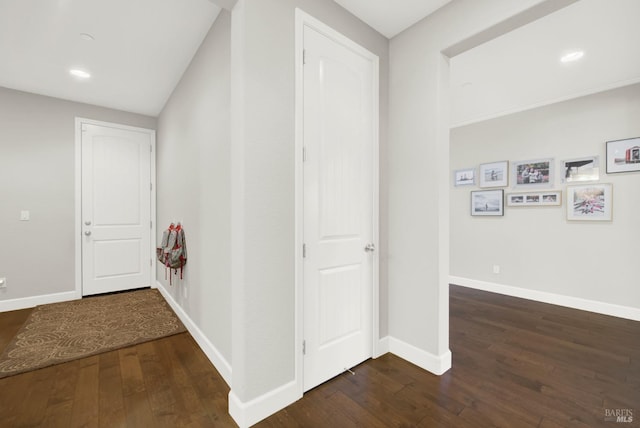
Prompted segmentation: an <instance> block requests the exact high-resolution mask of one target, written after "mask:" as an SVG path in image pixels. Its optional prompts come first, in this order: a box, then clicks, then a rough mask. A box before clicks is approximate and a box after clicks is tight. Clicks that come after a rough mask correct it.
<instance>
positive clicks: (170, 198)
mask: <svg viewBox="0 0 640 428" xmlns="http://www.w3.org/2000/svg"><path fill="white" fill-rule="evenodd" d="M230 36H231V15H230V13H229V12H227V11H222V12H221V13H220V15H219V16H218V18H217V20H216V21H215V22H214V24H213V25H212V27H211V29H210V31H209V33H208V34H207V36H206V38H205V39H204V41H203V42H202V45H201V46H200V48H199V49H198V51H197V53H196V55H195V56H194V58H193V60H192V62H191V64H190V65H189V67H188V68H187V70H186V71H185V73H184V75H183V76H182V79H181V80H180V82H179V83H178V85H177V86H176V88H175V90H174V91H173V93H172V95H171V96H170V98H169V100H168V101H167V104H166V105H165V107H164V109H163V110H162V112H161V114H160V116H159V118H158V132H157V140H158V141H157V147H158V149H157V151H158V154H157V188H158V191H157V221H158V223H157V225H158V227H157V231H158V242H159V240H160V238H161V236H162V232H163V230H164V229H166V228H167V227H168V226H169V223H170V222H171V221H181V222H182V225H183V227H184V229H185V234H186V240H187V252H188V260H187V265H186V268H185V269H184V278H183V279H182V280H180V278H179V275H178V276H177V277H173V280H172V282H173V285H170V283H169V280H166V279H165V272H164V266H163V265H162V264H158V281H159V282H160V283H161V284H162V288H163V289H164V290H166V293H168V294H169V295H170V296H171V298H172V299H173V301H174V302H175V303H176V304H177V305H179V307H180V309H181V310H182V311H184V314H186V316H187V317H189V320H190V322H192V323H193V324H194V325H195V327H196V328H197V329H199V332H194V331H192V333H193V334H194V336H196V338H197V339H202V338H199V337H198V333H201V334H202V335H203V338H204V343H203V341H201V340H199V343H200V345H201V346H202V347H203V349H204V350H205V352H208V353H209V352H211V351H213V353H214V354H217V355H218V357H214V358H213V360H214V361H215V362H216V363H217V365H218V367H217V368H218V370H219V371H220V372H221V373H222V374H223V376H225V378H227V379H228V376H229V374H230V367H229V366H230V364H231V283H230V269H231V268H230V239H231V235H230V221H231V218H230V197H231V196H230V147H231V146H230V135H229V133H230V125H229V120H230V94H231V92H230V79H231V76H230ZM207 342H208V343H207ZM209 345H210V346H212V347H213V348H214V349H213V350H212V349H207V348H208V346H209ZM210 356H211V355H210Z"/></svg>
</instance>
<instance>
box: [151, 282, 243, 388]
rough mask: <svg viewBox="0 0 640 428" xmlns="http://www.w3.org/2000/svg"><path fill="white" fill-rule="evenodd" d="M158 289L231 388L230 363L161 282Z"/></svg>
mask: <svg viewBox="0 0 640 428" xmlns="http://www.w3.org/2000/svg"><path fill="white" fill-rule="evenodd" d="M156 288H157V289H158V290H159V291H160V293H161V294H162V296H163V297H164V298H165V300H166V301H167V302H168V303H169V306H171V309H173V311H174V312H175V313H176V314H177V315H178V318H180V321H182V323H183V324H184V326H185V327H186V328H187V330H188V331H189V333H190V334H191V336H192V337H193V339H194V340H195V341H196V343H197V344H198V346H199V347H200V349H202V351H203V352H204V354H205V355H206V356H207V358H208V359H209V361H211V364H213V365H214V367H215V368H216V370H217V371H218V373H220V376H222V378H223V379H224V381H225V382H226V383H227V385H229V386H231V375H232V369H231V364H229V362H228V361H227V360H226V359H225V358H224V357H223V356H222V353H221V352H220V351H218V349H217V348H216V347H215V346H213V344H212V343H211V341H209V339H207V336H206V335H205V334H204V333H203V332H202V330H200V328H198V326H197V325H196V324H195V323H194V322H193V320H192V319H191V318H190V317H189V315H187V313H186V312H185V311H184V310H183V309H182V308H181V307H180V305H179V304H178V303H177V302H176V301H175V300H174V298H173V296H172V295H171V293H169V292H168V291H167V290H166V289H165V288H164V286H163V285H162V284H161V283H160V282H157V281H156Z"/></svg>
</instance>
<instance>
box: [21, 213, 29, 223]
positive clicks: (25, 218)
mask: <svg viewBox="0 0 640 428" xmlns="http://www.w3.org/2000/svg"><path fill="white" fill-rule="evenodd" d="M29 218H30V214H29V211H27V210H23V211H20V221H29Z"/></svg>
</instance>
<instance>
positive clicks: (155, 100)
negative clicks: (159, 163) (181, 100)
mask: <svg viewBox="0 0 640 428" xmlns="http://www.w3.org/2000/svg"><path fill="white" fill-rule="evenodd" d="M186 2H188V4H189V6H188V7H185V3H186ZM219 12H220V9H219V8H218V7H217V6H215V5H214V4H213V3H212V2H211V1H209V0H135V1H132V0H0V58H2V61H0V86H3V87H7V88H12V89H18V90H21V91H27V92H33V93H37V94H42V95H48V96H52V97H57V98H63V99H67V100H72V101H78V102H83V103H89V104H95V105H100V106H104V107H110V108H114V109H119V110H125V111H131V112H135V113H141V114H146V115H150V116H156V115H158V114H159V113H160V111H161V110H162V108H163V107H164V104H165V102H166V100H167V99H168V98H169V96H170V94H171V92H172V91H173V89H174V88H175V86H176V84H177V83H178V81H179V80H180V77H182V74H183V73H184V70H185V69H186V67H187V66H188V64H189V62H190V61H191V58H192V57H193V55H194V54H195V52H196V50H197V49H198V47H199V46H200V44H201V43H202V40H203V39H204V37H205V35H206V34H207V32H208V31H209V28H210V27H211V24H212V23H213V21H214V20H215V19H216V17H217V16H218V13H219ZM82 33H86V34H90V35H92V36H93V38H94V39H93V40H86V39H84V38H82V37H81V34H82ZM85 38H86V36H85ZM70 68H80V69H84V70H86V71H89V72H90V73H91V78H89V79H86V80H84V81H81V80H79V79H77V78H74V77H72V76H70V75H69V69H70Z"/></svg>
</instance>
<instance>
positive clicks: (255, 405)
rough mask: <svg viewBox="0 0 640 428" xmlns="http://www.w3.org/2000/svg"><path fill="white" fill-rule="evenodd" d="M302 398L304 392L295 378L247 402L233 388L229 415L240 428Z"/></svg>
mask: <svg viewBox="0 0 640 428" xmlns="http://www.w3.org/2000/svg"><path fill="white" fill-rule="evenodd" d="M300 398H302V394H301V393H300V388H299V385H298V382H297V381H295V380H294V381H292V382H289V383H287V384H285V385H282V386H281V387H279V388H276V389H274V390H273V391H270V392H268V393H266V394H263V395H261V396H260V397H257V398H255V399H253V400H251V401H249V402H246V403H245V402H242V401H241V400H240V399H239V398H238V396H237V395H236V394H235V393H234V392H233V390H232V391H229V415H231V417H232V418H233V420H234V421H236V423H237V424H238V426H240V428H245V427H250V426H251V425H254V424H256V423H258V422H260V421H261V420H263V419H265V418H267V417H269V416H270V415H272V414H274V413H276V412H277V411H279V410H282V409H284V408H285V407H287V406H288V405H290V404H292V403H294V402H296V401H298V400H299V399H300Z"/></svg>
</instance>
